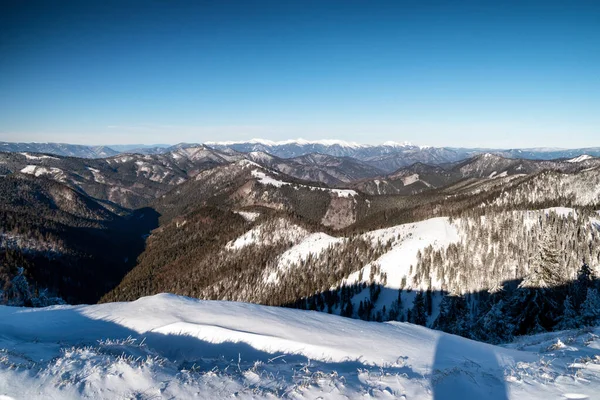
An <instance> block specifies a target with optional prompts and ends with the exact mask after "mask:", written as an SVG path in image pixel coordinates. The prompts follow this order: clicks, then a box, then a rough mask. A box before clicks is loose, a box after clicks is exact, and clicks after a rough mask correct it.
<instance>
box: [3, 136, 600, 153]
mask: <svg viewBox="0 0 600 400" xmlns="http://www.w3.org/2000/svg"><path fill="white" fill-rule="evenodd" d="M0 142H3V143H10V144H59V145H74V146H85V147H108V148H113V150H114V148H118V147H129V148H130V149H134V148H135V147H134V146H138V147H139V148H152V147H161V148H168V147H174V146H178V145H199V146H208V147H210V146H211V145H221V146H231V145H236V144H263V145H267V146H282V145H286V144H300V145H306V144H321V145H326V146H327V145H341V146H347V147H380V146H391V147H403V146H405V147H419V148H421V149H427V148H449V149H452V148H455V149H469V150H537V151H561V150H586V149H596V148H598V147H600V146H584V147H554V146H534V147H480V146H454V145H441V146H430V145H422V144H418V143H412V142H408V141H405V142H395V141H387V142H380V143H364V142H363V143H358V142H348V141H345V140H341V139H318V140H307V139H303V138H296V139H283V140H278V141H273V140H268V139H261V138H252V139H247V140H236V141H228V140H224V141H206V142H177V143H122V144H115V143H112V144H110V143H109V144H94V143H68V142H52V141H30V142H15V141H5V140H3V141H0ZM0 151H1V149H0ZM125 151H127V150H125Z"/></svg>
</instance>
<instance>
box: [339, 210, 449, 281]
mask: <svg viewBox="0 0 600 400" xmlns="http://www.w3.org/2000/svg"><path fill="white" fill-rule="evenodd" d="M363 237H364V238H368V239H370V240H372V241H373V242H374V243H375V242H378V241H379V242H381V243H386V242H388V241H389V240H393V244H392V248H391V250H390V251H388V252H387V253H385V254H384V255H382V256H381V257H380V258H379V259H377V260H376V261H375V263H376V264H378V265H379V266H380V269H381V272H382V273H383V272H384V273H386V274H387V284H386V285H385V286H386V287H387V288H390V289H399V288H400V283H401V281H402V278H403V277H405V276H406V277H407V278H408V277H409V272H410V267H411V265H413V266H415V265H416V264H417V253H418V252H419V251H420V250H423V249H425V248H426V247H428V246H433V247H434V248H435V249H440V248H445V247H447V246H448V245H450V244H451V243H456V242H458V241H459V240H460V236H459V232H458V230H457V227H456V225H455V224H454V223H451V222H450V220H449V219H448V218H446V217H440V218H432V219H428V220H425V221H420V222H415V223H411V224H404V225H397V226H394V227H391V228H385V229H379V230H376V231H371V232H367V233H365V234H364V235H363ZM370 269H371V265H366V266H365V267H363V268H362V270H361V271H362V277H363V281H365V282H366V281H368V280H369V273H370ZM413 273H414V271H413ZM360 274H361V272H360V271H359V272H355V273H353V274H351V275H350V276H349V277H348V278H347V279H345V280H344V283H347V284H353V283H356V282H358V277H359V275H360ZM376 280H377V279H376ZM407 281H408V282H410V279H407ZM432 286H433V288H434V289H441V287H440V282H437V281H436V280H433V281H432Z"/></svg>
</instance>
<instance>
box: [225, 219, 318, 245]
mask: <svg viewBox="0 0 600 400" xmlns="http://www.w3.org/2000/svg"><path fill="white" fill-rule="evenodd" d="M306 235H308V231H307V230H306V229H304V228H302V227H300V226H298V225H296V224H293V223H291V222H290V221H289V220H288V219H286V218H278V219H277V220H275V221H274V222H273V221H269V222H265V223H262V224H259V225H256V226H254V227H253V228H252V229H250V230H249V231H247V232H246V233H244V234H243V235H241V236H240V237H238V238H237V239H235V240H232V241H231V242H229V243H227V245H226V246H225V247H226V248H227V249H228V250H239V249H242V248H244V247H246V246H251V245H256V246H259V245H262V246H267V245H270V244H275V243H282V242H290V243H292V244H293V243H297V242H298V241H299V240H301V239H302V238H304V237H305V236H306Z"/></svg>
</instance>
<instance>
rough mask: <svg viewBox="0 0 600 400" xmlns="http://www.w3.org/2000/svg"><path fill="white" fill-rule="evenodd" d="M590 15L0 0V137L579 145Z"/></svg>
mask: <svg viewBox="0 0 600 400" xmlns="http://www.w3.org/2000/svg"><path fill="white" fill-rule="evenodd" d="M599 21H600V3H597V2H593V1H585V0H581V1H576V2H568V3H567V2H560V1H550V2H548V1H519V2H518V1H509V2H503V3H502V4H496V3H491V2H490V3H488V2H471V1H467V2H461V3H460V4H450V3H446V2H437V1H430V2H423V3H415V2H411V1H398V2H391V1H383V2H378V3H376V4H365V3H363V2H361V1H358V0H356V1H355V0H349V1H344V2H341V1H331V0H327V1H322V2H308V3H307V2H299V1H290V2H284V3H281V2H276V1H259V2H257V3H253V4H248V3H247V2H242V1H233V2H228V3H227V4H224V3H219V2H216V3H204V2H202V3H198V2H191V1H183V0H182V1H176V2H169V3H166V2H142V1H132V0H127V1H122V2H115V1H104V2H94V1H90V2H78V1H61V2H59V3H56V2H52V3H48V2H44V1H41V0H34V1H30V2H26V3H24V2H20V1H13V0H9V1H8V2H3V3H2V5H1V6H0V23H1V24H2V26H3V29H2V30H1V31H0V48H1V49H2V54H3V55H4V57H3V62H2V63H0V93H2V94H3V96H0V140H3V141H13V142H32V141H35V142H63V143H74V144H84V143H92V142H93V143H99V145H109V144H112V145H124V144H129V143H164V142H166V141H168V142H172V143H179V142H209V141H219V140H222V138H227V139H228V140H234V141H239V140H243V139H244V138H247V137H263V138H265V139H266V140H273V141H280V140H284V139H286V138H289V137H300V136H301V137H305V138H307V139H308V140H318V139H321V138H323V137H338V138H342V139H343V140H346V141H349V142H363V141H365V140H364V138H368V140H367V141H368V142H375V143H383V142H386V141H399V142H402V141H409V142H413V143H423V144H427V145H430V146H434V147H442V146H448V145H449V144H450V145H451V146H453V147H475V148H532V147H536V146H538V147H539V146H543V147H557V148H583V147H594V146H597V145H598V144H599V143H598V142H597V138H598V137H600V114H599V113H598V112H597V110H598V109H600V77H599V75H598V74H597V71H598V65H600V52H598V51H597V49H598V48H600V23H599ZM399 138H401V139H399ZM165 139H168V140H165Z"/></svg>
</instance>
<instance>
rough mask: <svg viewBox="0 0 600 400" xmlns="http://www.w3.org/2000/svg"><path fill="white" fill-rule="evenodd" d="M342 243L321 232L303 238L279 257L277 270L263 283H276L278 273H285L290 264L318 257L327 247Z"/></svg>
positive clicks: (338, 239) (341, 240) (340, 240)
mask: <svg viewBox="0 0 600 400" xmlns="http://www.w3.org/2000/svg"><path fill="white" fill-rule="evenodd" d="M342 242H343V239H342V238H336V237H333V236H330V235H327V234H326V233H323V232H318V233H312V234H310V235H308V236H306V237H304V238H303V239H302V240H301V241H300V242H299V243H297V244H296V245H295V246H293V247H292V248H290V249H288V250H287V251H285V252H284V253H283V254H282V255H281V256H279V259H278V260H277V270H276V271H273V272H271V273H270V274H269V275H268V277H267V279H265V282H266V283H277V282H278V281H279V279H278V278H277V272H278V271H285V270H287V269H288V268H289V267H290V266H291V265H292V264H296V263H299V262H302V261H304V260H306V259H307V258H308V256H309V255H311V254H312V255H313V256H318V255H319V254H321V253H322V252H323V251H325V250H326V249H327V248H328V247H330V246H334V245H336V244H339V243H342Z"/></svg>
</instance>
